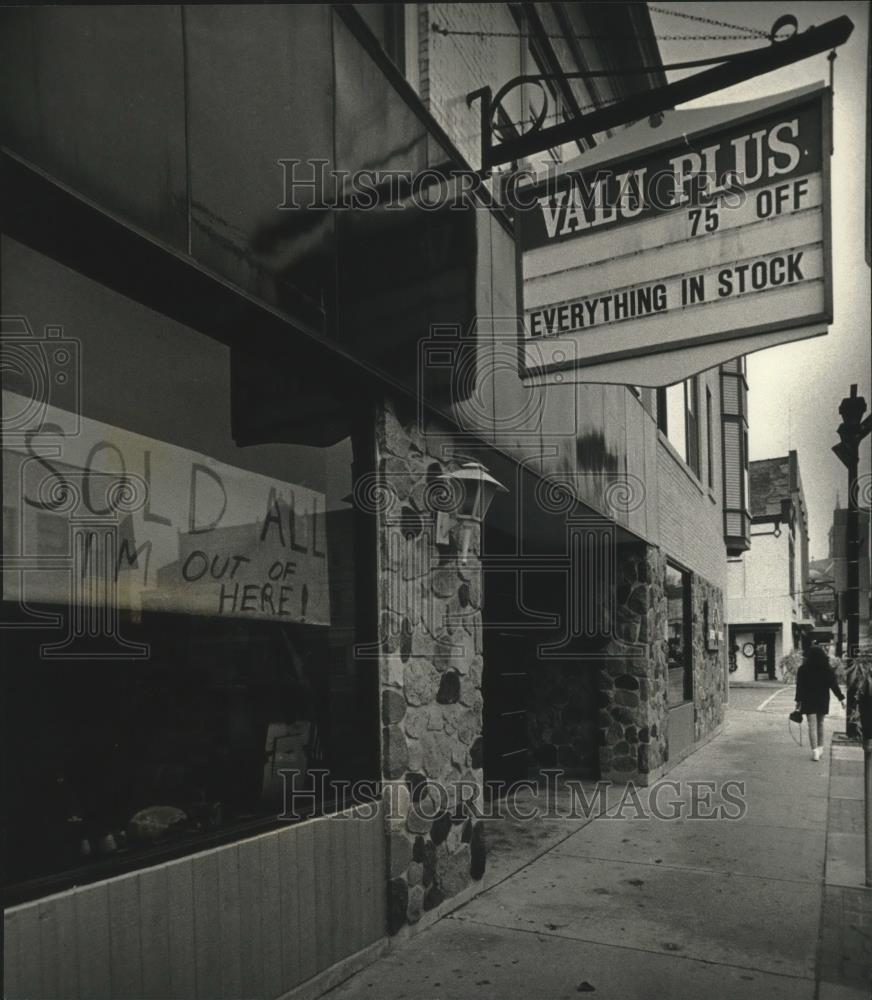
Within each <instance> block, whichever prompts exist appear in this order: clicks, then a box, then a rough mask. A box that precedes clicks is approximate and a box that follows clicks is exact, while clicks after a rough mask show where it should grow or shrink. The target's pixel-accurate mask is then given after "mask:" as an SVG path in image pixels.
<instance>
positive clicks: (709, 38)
mask: <svg viewBox="0 0 872 1000" xmlns="http://www.w3.org/2000/svg"><path fill="white" fill-rule="evenodd" d="M685 16H687V17H690V15H689V14H688V15H685ZM430 29H431V30H432V31H433V32H435V33H436V34H437V35H446V36H447V35H459V36H464V37H469V38H479V39H481V40H484V39H485V38H510V39H512V40H513V41H518V40H519V39H522V38H543V37H544V38H549V39H552V40H556V41H566V35H552V34H548V33H545V34H544V35H529V34H527V33H525V32H518V31H485V30H484V29H472V28H443V27H442V25H441V24H437V23H436V22H435V21H433V22H432V23H431V25H430ZM746 30H747V31H751V30H752V29H750V28H748V29H746ZM758 36H759V37H763V38H769V35H768V34H766V33H765V32H762V33H761V32H756V33H755V35H754V36H749V35H735V34H733V35H654V36H653V37H654V38H655V39H657V41H660V42H715V41H718V42H720V41H741V42H749V41H751V37H758ZM572 37H573V38H579V39H584V40H587V41H601V42H605V41H611V42H626V41H630V40H631V39H632V38H633V37H634V36H631V35H586V34H576V33H574V32H573V34H572Z"/></svg>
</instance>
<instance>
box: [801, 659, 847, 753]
mask: <svg viewBox="0 0 872 1000" xmlns="http://www.w3.org/2000/svg"><path fill="white" fill-rule="evenodd" d="M830 691H832V692H833V694H834V695H835V696H836V697H837V698H838V699H839V701H841V702H844V700H845V696H844V695H843V694H842V689H841V688H840V687H839V682H838V681H837V680H836V674H835V671H834V670H833V669H832V667H831V666H830V658H829V657H828V656H827V654H826V650H825V649H824V648H823V647H822V646H810V647H809V649H808V651H807V652H806V654H805V657H804V658H803V661H802V663H801V664H800V667H799V670H797V672H796V710H797V712H800V713H801V714H802V715H804V716H805V717H806V719H807V721H808V740H809V743H811V759H812V760H820V759H821V754H822V753H823V751H824V716H825V715H828V714H829V711H830Z"/></svg>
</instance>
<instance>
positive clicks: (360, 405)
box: [0, 4, 747, 1000]
mask: <svg viewBox="0 0 872 1000" xmlns="http://www.w3.org/2000/svg"><path fill="white" fill-rule="evenodd" d="M2 18H3V21H4V31H3V43H2V44H3V53H4V58H3V65H4V67H5V69H6V71H7V72H9V73H10V74H11V79H14V80H16V81H18V82H17V84H16V86H15V87H9V88H5V89H4V93H5V94H6V95H8V96H7V97H4V103H3V105H2V117H0V127H2V138H3V147H4V152H3V169H4V179H5V184H4V199H5V204H4V219H5V222H4V233H3V275H2V277H3V305H4V330H3V345H2V346H3V351H4V355H5V359H7V360H8V359H12V362H13V363H12V364H11V365H4V379H5V381H4V386H3V389H4V395H3V406H4V421H3V430H4V441H3V488H4V499H3V529H4V532H3V558H4V561H3V587H4V592H3V598H4V601H3V609H4V610H3V613H4V625H5V626H6V627H4V629H3V630H2V633H0V638H2V643H3V650H2V652H3V657H4V663H6V664H10V663H11V664H15V665H16V666H15V669H12V670H10V669H6V670H5V671H4V682H5V685H6V688H5V690H4V703H5V704H6V705H7V706H8V709H7V713H6V717H5V719H4V732H3V739H4V754H3V758H4V761H6V762H7V763H6V765H5V772H4V775H3V779H4V796H3V799H4V802H5V803H6V807H7V813H6V817H5V829H6V844H7V850H6V858H5V866H4V867H5V870H4V877H5V882H6V892H5V898H6V900H7V910H6V914H5V955H6V972H5V975H6V994H7V995H8V996H10V997H15V996H28V997H35V996H44V997H60V996H63V997H65V998H69V997H82V998H88V1000H92V998H95V997H102V996H107V997H122V996H178V997H185V998H188V997H193V996H196V997H203V998H213V997H215V996H239V995H250V996H257V997H269V998H273V997H279V996H286V995H289V994H292V993H293V992H294V991H295V990H298V989H305V990H308V991H309V992H312V991H316V990H317V989H318V988H327V987H328V986H329V984H330V983H331V982H333V981H335V980H336V978H337V977H341V976H342V975H347V974H348V973H349V972H350V971H352V970H353V969H354V968H355V967H357V966H359V965H360V964H362V963H364V962H366V961H368V960H369V959H370V958H371V957H372V956H373V955H375V954H377V953H379V951H381V950H383V949H384V948H385V947H386V942H387V941H388V940H389V937H390V936H391V935H397V934H405V933H408V932H409V929H410V928H415V927H418V928H420V927H421V926H424V925H426V924H427V923H428V922H430V921H432V920H433V919H436V918H437V917H438V916H439V915H440V914H442V913H444V912H446V911H447V910H448V909H450V908H452V907H454V906H456V905H458V904H459V903H460V902H462V901H463V900H464V899H466V898H469V896H470V895H471V894H473V893H475V892H476V891H478V887H479V885H480V880H481V878H482V875H483V873H484V870H485V865H486V842H485V837H484V822H483V820H482V819H481V818H480V810H479V809H477V808H476V806H477V805H479V804H480V803H481V802H482V800H483V799H484V797H485V786H486V784H487V783H488V782H511V781H513V780H516V779H519V778H527V777H528V776H530V775H536V774H538V772H539V771H540V770H541V769H542V768H543V767H557V768H560V769H562V770H563V771H564V772H565V773H567V774H570V775H583V776H589V777H598V778H599V777H602V778H606V779H612V780H621V781H624V780H630V779H632V780H635V781H638V782H641V783H648V782H651V781H653V780H656V778H658V777H659V776H660V775H662V774H664V773H666V772H667V771H668V770H669V768H670V767H672V766H674V764H675V763H676V762H677V761H679V760H681V759H682V758H683V757H684V756H686V755H687V754H688V753H690V752H692V750H693V749H695V748H696V747H698V746H699V745H700V744H701V743H702V742H704V741H706V740H708V739H710V738H712V737H713V736H714V735H716V734H717V732H718V731H719V728H720V726H721V724H722V722H723V718H724V712H725V703H726V697H727V681H726V670H727V659H726V650H725V642H724V640H723V634H722V633H723V629H724V628H725V621H726V607H725V594H726V588H727V560H726V553H727V546H729V545H732V546H733V547H734V548H735V547H736V546H737V545H738V546H741V539H742V536H743V523H744V522H743V521H742V516H743V515H746V514H747V511H746V510H744V507H745V497H746V496H747V494H742V495H740V496H739V497H738V498H736V497H734V496H733V493H732V492H731V490H732V489H733V487H732V486H731V484H732V483H733V482H734V481H736V479H737V477H738V479H739V480H741V478H742V467H741V462H742V458H741V454H742V453H741V450H739V451H736V449H734V448H733V447H732V437H730V435H729V433H728V432H726V431H725V427H726V425H727V423H728V421H727V420H726V417H725V415H727V414H730V413H731V412H732V411H731V410H730V407H731V406H732V405H733V403H732V402H731V397H729V398H728V394H725V392H724V375H723V372H721V371H719V370H714V371H709V372H704V373H701V374H699V375H697V376H695V377H694V378H693V379H690V380H688V381H687V382H682V383H679V384H678V385H677V386H673V387H670V388H669V389H666V390H662V391H656V392H655V391H652V390H645V389H643V390H637V389H635V388H634V387H626V386H583V385H575V384H572V383H569V384H566V385H561V386H554V385H550V386H541V385H536V384H529V383H527V382H525V381H524V380H522V379H521V378H520V376H519V374H518V369H517V364H516V357H517V354H516V351H517V338H518V336H519V335H520V333H521V331H520V329H519V320H518V317H519V316H522V315H523V308H522V301H523V296H524V294H525V281H524V279H523V262H522V260H521V259H520V255H519V251H518V247H517V245H516V239H515V224H514V220H513V218H512V216H511V214H510V213H509V212H507V211H506V210H505V209H504V207H503V206H502V205H501V204H500V202H499V198H498V197H497V195H498V179H495V180H490V181H488V183H487V184H486V185H484V186H483V187H482V189H481V190H479V191H478V192H477V193H476V194H475V195H474V196H473V200H471V201H466V202H464V203H463V204H462V205H461V210H454V209H447V208H446V209H445V210H439V211H429V210H425V209H424V208H422V207H421V206H420V205H418V204H416V203H415V199H414V197H412V195H413V194H414V190H413V189H412V188H410V186H409V185H408V184H406V183H405V182H404V181H403V179H402V178H403V176H404V175H405V176H409V177H415V176H418V175H420V174H422V173H424V172H426V171H431V172H432V173H436V174H439V173H440V172H441V173H443V174H444V173H445V172H446V168H453V169H455V170H457V171H467V172H468V171H469V167H470V165H471V166H472V167H476V166H477V156H478V149H479V147H480V138H481V136H480V134H479V133H477V132H476V130H477V129H478V128H479V124H480V122H479V118H478V115H477V112H476V110H475V109H473V108H470V107H469V106H468V104H467V100H466V98H467V95H468V94H470V93H471V92H473V91H475V90H476V89H478V88H479V87H481V86H484V85H491V86H494V87H497V86H499V85H500V84H502V83H503V82H505V81H506V80H507V79H509V78H510V77H512V76H515V75H519V74H522V73H530V72H535V71H537V70H538V71H539V72H546V73H549V74H551V75H552V76H555V77H558V79H557V80H556V82H554V83H553V90H552V89H551V87H552V85H549V90H550V91H551V92H550V97H551V99H552V101H553V102H555V103H554V104H553V105H552V106H554V107H556V108H558V111H557V112H556V113H559V114H560V115H561V116H566V117H572V116H573V115H575V114H577V113H578V111H579V110H580V109H581V108H583V107H585V106H587V105H597V104H601V103H603V102H605V101H609V100H613V99H614V98H616V97H620V96H627V95H628V94H630V93H632V92H633V88H634V87H635V88H646V87H651V86H656V85H658V84H659V83H661V82H662V74H661V73H659V72H656V71H649V72H646V73H644V74H641V73H640V74H637V75H636V76H634V77H627V76H620V75H619V76H615V77H604V78H599V77H597V78H595V79H594V81H593V82H592V81H590V80H589V81H587V82H582V81H581V80H577V79H573V80H566V79H559V74H560V73H561V72H562V73H567V72H574V71H578V70H584V69H586V68H587V69H590V68H591V67H597V66H603V65H607V66H610V67H612V68H621V67H624V68H627V67H633V66H646V67H651V66H653V65H656V64H657V50H656V41H655V40H654V37H653V32H652V30H651V26H650V22H649V21H648V15H647V12H646V10H645V8H644V7H643V6H641V5H636V4H610V5H589V6H581V5H535V4H533V5H514V4H511V5H502V4H483V5H481V4H476V5H473V4H419V5H382V4H368V5H354V6H347V5H338V6H336V7H334V6H331V5H288V6H284V5H270V6H265V7H264V6H260V7H252V8H242V7H215V6H209V5H200V6H192V7H188V6H182V7H178V6H175V7H173V6H167V7H127V8H119V7H114V8H105V9H97V8H56V7H55V8H27V9H25V8H20V9H8V10H6V11H4V12H3V14H2ZM277 81H278V82H277ZM628 81H633V82H628ZM535 89H536V88H529V87H522V88H519V89H517V90H516V91H515V92H513V94H512V95H511V96H510V97H508V98H507V100H506V102H505V105H504V112H505V118H504V120H503V119H501V120H500V122H499V123H498V124H499V127H500V128H501V129H502V130H504V131H506V132H511V131H512V130H516V131H517V130H519V129H522V128H523V125H524V121H525V119H527V118H528V117H529V116H530V115H531V114H535V113H536V111H535V108H532V109H531V101H532V100H533V96H531V93H530V91H531V90H534V91H535ZM608 140H609V136H608V135H599V136H588V137H585V138H584V139H580V140H579V142H578V143H577V144H575V145H574V147H573V148H572V149H557V150H552V151H548V152H546V153H544V154H542V157H541V159H540V160H537V161H536V162H534V163H531V164H530V166H531V167H539V166H541V165H542V164H545V163H548V162H550V163H552V164H560V163H561V162H563V161H564V160H566V159H570V158H572V157H575V156H578V155H580V154H582V153H583V152H584V151H585V150H588V149H590V148H592V147H593V146H594V145H595V144H597V143H603V142H607V141H608ZM331 171H333V172H331ZM355 172H357V173H356V174H355ZM362 172H365V173H367V176H368V182H369V185H370V187H369V189H368V190H369V191H370V193H371V192H372V190H375V192H376V196H375V199H374V201H372V202H371V203H370V204H369V205H368V206H366V207H364V206H362V205H360V204H355V205H353V206H352V207H350V208H349V206H348V205H347V204H345V203H344V201H343V199H344V196H345V194H346V190H345V187H344V185H345V184H346V183H347V180H348V178H350V177H352V176H360V175H361V173H362ZM376 175H378V176H377V177H376ZM398 177H399V180H397V178H398ZM453 183H457V182H456V181H454V180H449V181H446V184H447V185H448V188H449V189H450V185H451V184H453ZM384 184H387V187H384V186H383V185H384ZM398 209H402V210H398ZM471 463H478V465H479V466H482V467H484V468H486V469H487V470H488V472H489V474H490V475H491V476H492V477H493V478H494V479H495V480H496V481H497V482H498V483H499V484H500V485H501V487H502V490H501V491H499V492H498V493H497V496H496V498H495V499H494V501H493V505H492V506H491V508H490V510H489V511H488V513H487V516H486V517H485V518H484V519H482V517H481V516H480V512H479V514H478V515H477V514H476V511H475V509H474V504H473V505H471V506H470V507H469V508H468V507H467V505H466V501H467V500H468V499H469V495H468V494H466V493H464V489H469V488H470V487H469V486H468V481H465V480H464V478H463V477H464V469H468V468H470V467H471ZM737 463H738V464H737ZM464 482H467V486H464ZM735 513H738V514H739V516H740V523H739V524H738V525H735V524H733V523H732V522H730V521H729V518H730V516H731V515H732V514H735ZM10 760H14V761H16V762H17V763H16V766H15V767H14V768H13V767H11V766H10V765H9V763H8V762H9V761H10ZM496 794H498V792H497V793H496Z"/></svg>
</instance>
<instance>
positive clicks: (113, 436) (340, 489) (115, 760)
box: [0, 240, 377, 883]
mask: <svg viewBox="0 0 872 1000" xmlns="http://www.w3.org/2000/svg"><path fill="white" fill-rule="evenodd" d="M3 252H4V288H3V297H4V304H5V305H6V306H7V314H8V313H9V312H10V311H14V312H15V313H16V314H18V315H19V316H20V317H21V318H20V319H18V320H15V321H14V323H15V324H17V326H16V328H15V330H12V329H11V328H10V327H9V324H8V323H7V328H6V329H4V337H3V344H2V346H3V362H4V382H3V430H4V436H3V451H2V459H3V546H4V548H3V555H4V573H3V605H2V615H3V622H2V623H3V625H4V626H5V627H4V628H3V629H2V632H0V635H2V642H3V647H4V648H3V662H4V674H3V677H4V683H5V691H4V698H5V700H6V704H7V712H6V731H5V734H4V740H5V745H4V747H3V753H4V757H5V758H6V760H7V761H11V762H14V766H12V767H9V768H8V769H7V791H6V797H7V809H8V811H7V815H8V817H9V833H8V868H7V871H8V874H9V877H10V880H11V881H12V882H19V883H20V882H22V881H23V880H28V879H35V878H40V877H46V876H55V875H59V874H60V873H63V872H65V871H67V872H69V871H72V870H77V871H79V872H81V869H83V868H84V869H86V872H85V877H87V870H88V869H90V870H92V872H93V871H97V870H99V872H100V873H102V872H103V870H104V869H106V868H107V866H109V867H111V866H113V865H114V866H115V868H116V869H117V866H118V865H119V864H121V863H123V864H125V865H127V866H128V867H135V866H137V865H138V864H140V863H142V864H145V863H148V859H149V858H150V857H154V856H155V855H156V854H158V853H161V852H163V855H165V854H166V852H167V851H172V850H176V851H182V850H185V849H194V848H195V847H198V846H202V844H203V842H204V840H206V839H210V838H211V839H212V840H213V841H217V840H218V839H221V838H222V837H223V838H228V837H229V838H232V837H233V836H235V835H237V834H238V835H241V834H242V833H244V832H246V831H248V830H254V829H256V828H258V827H260V826H263V824H264V823H265V822H268V821H270V820H272V821H276V817H277V816H278V815H279V814H280V813H281V812H282V790H283V780H282V776H281V773H280V772H281V771H282V770H284V769H288V770H296V771H299V772H302V773H303V775H304V776H305V775H306V773H307V772H310V771H312V770H315V769H326V770H328V771H329V773H330V777H331V778H337V779H347V780H353V779H357V778H365V779H371V778H373V777H375V773H376V760H377V728H376V726H377V709H376V703H375V688H374V679H373V678H374V670H375V665H374V663H373V661H372V660H363V661H361V660H359V659H358V658H357V657H356V656H355V645H356V643H357V642H358V641H360V636H359V631H360V623H361V622H362V621H363V620H365V618H366V615H367V614H368V609H367V608H366V607H364V606H363V605H362V604H361V598H360V596H359V595H360V594H361V592H362V589H361V588H359V587H358V586H357V578H358V575H359V574H360V573H361V572H362V566H361V560H360V558H359V553H360V546H359V543H360V538H361V531H360V522H359V520H358V519H359V517H360V515H359V514H357V513H356V512H355V510H354V507H353V505H352V490H353V483H352V468H353V467H354V468H358V467H360V466H361V463H364V462H365V461H366V458H367V455H368V453H369V451H368V449H369V443H368V435H367V430H366V427H367V425H366V422H365V421H357V426H358V427H359V428H360V431H359V432H356V433H355V436H354V438H352V436H350V435H349V434H348V433H347V431H346V432H344V436H343V433H341V432H340V433H338V434H335V435H333V436H332V437H331V438H329V439H328V440H327V441H326V442H325V440H324V427H323V424H324V421H323V419H321V418H319V417H313V428H312V435H311V441H312V443H307V441H306V429H305V427H303V428H298V436H297V438H296V439H295V440H298V441H300V443H296V444H266V445H254V446H248V447H239V446H238V445H237V444H236V443H235V442H234V439H233V436H232V433H231V348H230V346H229V345H228V344H226V343H222V342H219V341H217V340H214V339H212V338H210V337H208V336H206V335H204V334H203V333H200V332H197V331H195V330H193V329H190V328H188V327H185V326H182V325H180V324H179V323H177V322H174V321H173V320H171V319H168V318H167V317H165V316H163V315H160V314H158V313H156V312H153V311H151V310H149V309H147V308H145V307H144V306H142V305H139V304H137V303H134V302H132V301H130V300H128V299H125V298H123V297H122V296H120V295H118V294H116V293H114V292H112V291H109V290H108V289H106V288H104V287H102V286H100V285H98V284H97V283H95V282H93V281H90V280H89V279H87V278H84V277H82V276H81V275H78V274H76V273H75V272H73V271H71V270H69V269H67V268H64V267H62V266H60V265H59V264H56V263H54V262H53V261H50V260H49V259H48V258H45V257H43V256H41V255H39V254H37V253H35V252H33V251H31V250H27V249H25V248H24V247H21V246H19V245H18V244H15V243H13V242H12V241H6V240H4V247H3ZM53 324H54V326H52V325H53ZM60 324H63V325H62V326H61V325H60ZM47 328H48V330H47ZM16 331H17V332H16ZM305 375H306V381H307V382H309V383H310V384H313V385H316V386H318V385H319V384H320V383H321V382H322V381H323V382H324V383H325V386H324V388H323V393H324V394H326V393H328V392H329V377H328V375H329V373H326V372H323V371H307V372H306V373H305ZM59 376H63V378H62V379H59ZM55 382H57V383H58V385H59V386H60V387H61V388H65V389H66V390H70V391H63V392H62V391H60V388H58V391H55ZM366 590H368V591H370V592H371V590H372V588H371V587H369V588H363V591H366ZM370 700H372V704H370ZM299 781H300V783H303V782H305V777H302V778H300V779H299ZM330 805H331V804H330V802H329V801H322V802H319V803H317V804H315V808H325V809H329V808H330ZM91 877H95V876H94V875H93V874H92V876H91ZM76 878H77V880H78V879H79V878H80V875H77V876H76Z"/></svg>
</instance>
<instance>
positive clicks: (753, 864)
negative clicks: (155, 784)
mask: <svg viewBox="0 0 872 1000" xmlns="http://www.w3.org/2000/svg"><path fill="white" fill-rule="evenodd" d="M792 708H793V688H792V686H778V685H772V686H763V685H760V686H759V687H757V688H744V689H742V688H739V689H736V690H734V691H732V692H731V695H730V709H729V711H728V714H727V724H726V726H725V730H724V733H723V734H722V735H721V736H720V737H719V738H717V739H715V740H713V741H712V742H710V743H709V744H708V745H707V746H705V747H704V748H703V749H701V750H700V751H698V752H697V753H696V754H694V755H692V756H691V757H690V758H688V759H687V760H686V761H685V762H683V763H682V764H680V765H679V766H678V767H676V768H675V769H674V770H673V771H671V772H670V774H669V776H668V779H669V781H680V782H681V783H682V786H684V785H686V783H687V782H692V781H705V782H715V783H717V784H718V785H720V784H721V783H723V782H725V781H728V780H731V779H732V780H738V781H743V782H744V783H745V795H746V803H747V813H746V815H745V816H744V817H743V818H742V819H739V820H734V821H730V820H726V819H722V820H709V821H706V820H704V819H689V818H681V819H676V820H662V819H661V820H658V819H655V818H647V819H640V818H635V817H634V816H632V815H630V813H626V815H627V817H628V818H625V819H603V818H599V819H594V820H592V821H591V822H589V823H587V824H586V825H584V826H583V827H582V828H581V829H578V830H577V831H576V832H574V833H572V834H571V835H570V836H568V837H567V838H566V839H564V840H562V841H561V842H560V843H558V844H557V845H556V846H554V847H552V848H551V849H550V850H549V851H547V852H546V853H545V854H543V855H542V856H541V857H539V858H538V859H537V860H534V861H533V862H532V863H530V864H528V865H527V866H526V867H524V868H522V869H521V870H520V871H517V872H516V873H515V874H513V875H511V876H509V877H507V878H505V879H504V880H503V881H501V882H499V883H498V884H497V885H495V886H493V887H491V888H489V889H488V890H487V891H486V892H484V893H483V894H481V895H480V896H478V897H477V898H476V899H474V900H473V901H472V902H470V903H468V904H467V905H465V906H463V907H461V908H460V909H458V910H456V911H455V912H454V913H452V914H451V915H450V916H448V917H446V918H445V919H443V920H441V921H440V922H438V923H437V924H435V925H434V926H432V927H431V928H429V929H427V930H426V931H424V932H422V933H421V934H419V935H417V936H416V937H414V938H413V939H412V940H411V941H409V942H407V943H405V944H400V945H399V946H397V947H396V948H395V949H394V950H393V951H392V952H391V953H390V954H389V955H388V956H386V957H385V958H382V959H380V960H379V961H378V962H376V963H375V964H374V965H372V966H370V967H369V968H368V969H366V970H364V971H363V972H361V973H359V974H358V975H357V976H355V977H353V978H352V979H350V980H349V981H347V982H346V983H345V984H343V985H342V986H340V987H339V988H337V989H336V990H334V991H333V992H332V993H330V994H329V996H330V997H331V1000H352V998H355V1000H356V998H363V997H377V998H378V1000H410V998H412V997H414V998H421V1000H436V998H444V1000H449V998H451V1000H453V998H456V1000H461V998H463V1000H466V998H469V997H477V998H482V1000H486V998H493V1000H498V998H499V1000H504V998H509V997H530V998H541V1000H564V998H570V997H573V996H575V995H577V994H578V993H586V992H590V993H593V992H595V993H596V994H597V995H598V996H601V997H614V998H622V1000H631V998H639V1000H642V998H645V1000H651V998H653V997H669V998H672V1000H680V998H687V1000H697V998H699V997H700V996H706V995H709V996H717V997H719V998H737V1000H738V998H742V1000H748V998H756V997H761V998H762V997H784V998H788V997H789V998H809V1000H811V998H818V997H819V998H826V997H836V996H838V997H843V998H848V997H850V998H858V1000H859V998H862V997H868V995H869V994H868V991H866V992H864V991H862V990H860V989H857V990H852V989H850V988H846V987H844V986H842V987H840V988H839V989H838V991H837V992H831V989H833V988H832V987H830V986H828V985H827V984H824V985H823V986H820V985H819V984H818V983H817V981H816V979H817V971H816V970H817V968H818V965H819V963H818V961H817V951H818V941H819V931H820V922H821V912H822V892H823V879H824V861H825V855H826V842H827V833H826V831H827V795H828V781H829V767H830V764H829V761H830V757H829V752H827V753H826V754H825V755H824V757H823V758H822V760H821V761H820V762H817V763H816V762H814V761H812V760H811V759H810V754H809V751H808V738H807V734H806V733H803V736H802V747H800V746H799V745H798V744H797V743H796V742H794V738H795V739H796V740H798V739H799V727H797V726H796V725H792V726H791V728H792V730H793V733H792V735H791V733H790V731H789V730H788V721H787V714H788V712H789V711H790V710H791V709H792ZM833 708H834V715H833V716H831V719H830V721H829V722H828V725H827V734H828V739H829V737H830V734H831V732H832V730H833V728H834V723H835V725H836V727H838V726H839V725H840V724H841V723H842V720H841V718H840V717H839V716H837V715H836V714H835V712H836V711H839V706H837V705H835V704H834V705H833ZM828 750H829V748H828ZM717 801H718V796H717V794H715V796H714V798H713V802H717ZM540 822H548V821H547V820H542V821H540Z"/></svg>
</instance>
